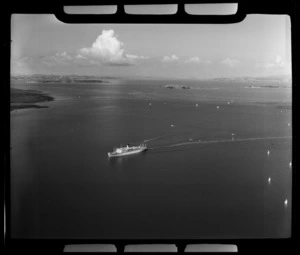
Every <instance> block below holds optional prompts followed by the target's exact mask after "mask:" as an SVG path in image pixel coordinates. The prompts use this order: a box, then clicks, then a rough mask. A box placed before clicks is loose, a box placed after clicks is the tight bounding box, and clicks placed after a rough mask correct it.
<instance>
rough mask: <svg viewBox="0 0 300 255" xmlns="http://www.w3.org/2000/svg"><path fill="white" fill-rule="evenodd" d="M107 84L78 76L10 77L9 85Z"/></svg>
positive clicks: (40, 75)
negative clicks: (21, 83)
mask: <svg viewBox="0 0 300 255" xmlns="http://www.w3.org/2000/svg"><path fill="white" fill-rule="evenodd" d="M20 82H23V83H109V82H108V81H107V80H104V78H102V77H97V76H86V75H84V76H78V75H44V74H35V75H15V76H12V77H11V83H20Z"/></svg>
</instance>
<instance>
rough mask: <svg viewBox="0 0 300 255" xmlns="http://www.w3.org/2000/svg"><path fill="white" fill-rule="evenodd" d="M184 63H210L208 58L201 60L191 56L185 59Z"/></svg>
mask: <svg viewBox="0 0 300 255" xmlns="http://www.w3.org/2000/svg"><path fill="white" fill-rule="evenodd" d="M185 63H198V64H210V63H211V61H209V60H201V59H200V58H199V57H191V58H189V59H187V60H186V61H185Z"/></svg>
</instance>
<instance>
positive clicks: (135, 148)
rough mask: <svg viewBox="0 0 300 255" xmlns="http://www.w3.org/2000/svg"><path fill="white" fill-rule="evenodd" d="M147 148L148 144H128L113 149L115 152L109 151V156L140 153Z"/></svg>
mask: <svg viewBox="0 0 300 255" xmlns="http://www.w3.org/2000/svg"><path fill="white" fill-rule="evenodd" d="M145 150H147V145H146V144H140V145H138V146H131V147H130V146H129V144H127V145H126V147H120V148H116V149H114V150H113V152H108V153H107V154H108V157H120V156H126V155H132V154H136V153H140V152H142V151H145Z"/></svg>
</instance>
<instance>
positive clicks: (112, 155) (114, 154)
mask: <svg viewBox="0 0 300 255" xmlns="http://www.w3.org/2000/svg"><path fill="white" fill-rule="evenodd" d="M145 150H147V148H143V149H139V150H134V151H127V152H122V153H113V152H108V153H107V154H108V157H110V158H112V157H122V156H128V155H132V154H137V153H140V152H143V151H145Z"/></svg>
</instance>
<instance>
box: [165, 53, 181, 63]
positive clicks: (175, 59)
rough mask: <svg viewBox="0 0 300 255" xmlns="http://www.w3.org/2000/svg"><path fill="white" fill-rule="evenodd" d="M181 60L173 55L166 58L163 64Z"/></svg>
mask: <svg viewBox="0 0 300 255" xmlns="http://www.w3.org/2000/svg"><path fill="white" fill-rule="evenodd" d="M177 60H179V57H177V56H176V55H174V54H173V55H171V56H164V57H163V59H162V61H163V62H173V61H177Z"/></svg>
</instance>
